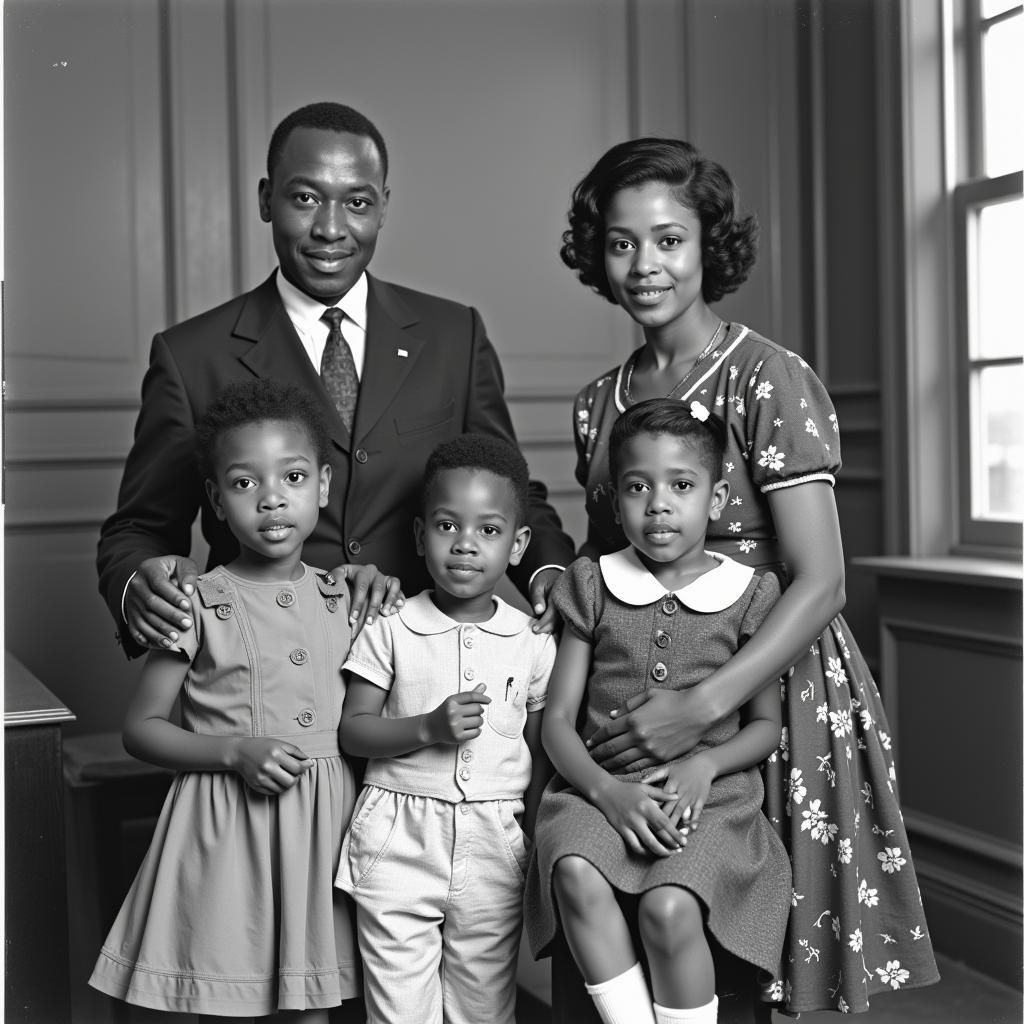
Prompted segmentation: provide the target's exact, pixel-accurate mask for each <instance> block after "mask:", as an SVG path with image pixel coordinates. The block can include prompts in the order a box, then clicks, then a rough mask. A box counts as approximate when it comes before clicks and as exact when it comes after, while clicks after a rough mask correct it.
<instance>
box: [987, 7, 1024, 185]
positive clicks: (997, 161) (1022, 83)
mask: <svg viewBox="0 0 1024 1024" xmlns="http://www.w3.org/2000/svg"><path fill="white" fill-rule="evenodd" d="M1022 54H1024V18H1022V17H1021V16H1019V15H1018V16H1017V17H1013V18H1009V19H1007V20H1006V21H1002V22H999V23H998V24H997V25H993V26H992V27H991V28H990V29H989V30H988V31H987V32H986V33H985V37H984V41H983V44H982V69H983V76H984V84H983V88H984V105H985V173H986V174H987V175H988V176H989V177H990V178H997V177H998V176H999V175H1000V174H1007V173H1008V172H1010V171H1019V170H1020V169H1021V168H1022V167H1024V131H1022V130H1021V112H1020V109H1021V97H1022V96H1024V61H1022V59H1021V55H1022Z"/></svg>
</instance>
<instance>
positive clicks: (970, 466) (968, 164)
mask: <svg viewBox="0 0 1024 1024" xmlns="http://www.w3.org/2000/svg"><path fill="white" fill-rule="evenodd" d="M945 5H946V12H945V17H944V18H943V30H944V34H945V35H946V37H947V38H946V39H944V40H943V48H944V51H945V53H946V55H947V64H948V68H947V75H948V77H947V82H948V84H949V88H948V90H947V95H946V97H945V105H946V130H947V132H948V134H949V136H950V138H949V139H948V140H947V145H948V146H949V150H948V156H949V158H950V159H949V161H948V170H949V173H950V184H951V185H952V191H951V195H950V210H951V216H952V219H953V225H952V235H951V240H952V243H953V254H952V261H951V263H952V271H953V287H952V296H953V304H954V326H955V332H956V333H955V336H954V338H953V339H952V341H953V345H954V348H955V360H954V363H955V377H954V387H955V392H954V397H955V410H956V416H955V438H956V447H955V451H956V452H957V455H958V459H957V465H956V470H955V476H956V495H957V507H956V518H955V522H954V534H953V537H952V545H951V547H952V550H953V552H954V553H956V554H968V555H979V554H981V555H985V554H993V555H997V556H998V555H1012V554H1016V555H1018V556H1019V554H1020V552H1021V524H1020V523H1019V522H1015V521H1012V520H992V519H981V518H978V517H976V516H975V515H974V512H973V487H974V481H975V479H976V467H975V465H974V461H973V456H974V451H973V448H972V435H973V432H974V421H975V417H976V416H977V415H978V410H977V409H976V403H975V402H974V400H973V392H974V373H975V371H976V370H977V369H979V368H981V367H985V366H999V365H1017V364H1020V363H1021V362H1022V360H1021V359H1019V358H1015V357H1004V358H981V357H977V356H974V355H973V354H972V352H971V341H972V336H973V331H974V327H975V323H976V315H975V306H974V301H975V297H974V295H973V289H972V274H973V272H974V270H973V267H974V260H973V254H974V251H975V237H976V231H977V220H978V216H979V214H980V212H981V210H983V209H985V208H986V207H990V206H994V205H997V204H999V203H1002V202H1006V201H1007V200H1010V199H1013V198H1016V197H1017V196H1019V195H1020V194H1021V182H1022V173H1021V172H1020V171H1014V172H1011V173H1009V174H1002V175H999V176H998V177H989V176H988V174H987V172H986V168H985V124H986V121H985V117H984V98H985V97H984V91H985V90H984V68H983V60H984V56H983V53H984V39H985V34H986V33H987V32H988V30H989V29H990V28H991V27H993V26H995V25H998V24H1001V23H1003V22H1005V21H1008V20H1010V19H1011V18H1017V17H1024V14H1022V5H1020V4H1017V5H1015V6H1013V7H1009V8H1007V9H1006V10H1005V11H1002V12H1000V13H999V14H996V15H993V16H991V17H988V18H985V17H982V14H981V3H980V0H945Z"/></svg>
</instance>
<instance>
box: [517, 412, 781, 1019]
mask: <svg viewBox="0 0 1024 1024" xmlns="http://www.w3.org/2000/svg"><path fill="white" fill-rule="evenodd" d="M724 447H725V437H724V426H723V425H722V424H721V422H720V421H718V420H717V419H715V418H713V417H710V416H709V414H708V411H707V409H705V408H704V407H703V406H702V405H700V403H696V402H695V403H693V404H692V405H683V404H681V403H679V402H674V401H669V400H665V399H656V400H653V401H648V402H643V403H640V404H638V405H636V406H634V407H633V408H632V409H630V410H629V411H628V412H627V413H626V414H625V415H624V416H622V418H621V419H620V420H619V421H618V423H616V425H615V428H614V430H613V431H612V436H611V442H610V458H611V465H612V479H613V481H614V487H615V497H614V501H615V509H616V515H617V517H618V519H619V521H620V523H621V524H622V529H623V532H624V533H625V535H626V538H627V540H628V541H629V543H630V547H628V548H626V549H625V550H623V551H619V552H616V553H614V554H610V555H605V556H603V557H602V558H601V559H600V561H599V562H592V561H590V560H589V559H587V558H581V559H578V560H577V561H576V562H574V563H573V564H572V565H571V566H570V567H569V569H568V570H567V571H566V573H565V576H564V577H563V579H561V580H560V581H559V582H558V584H557V585H556V589H555V592H554V600H555V604H556V607H557V608H558V610H559V612H560V614H561V615H562V617H563V619H564V620H565V623H566V629H565V631H564V633H563V637H562V642H561V644H560V647H559V651H558V655H557V658H556V661H555V667H554V669H553V671H552V674H551V681H550V684H549V690H548V704H547V709H546V712H545V718H544V724H543V738H544V746H545V749H546V750H547V752H548V755H549V757H550V758H551V761H552V763H553V764H554V766H555V768H556V769H557V770H558V772H559V777H558V778H556V779H555V780H554V781H553V783H552V784H551V785H550V786H549V787H548V789H547V791H546V792H545V794H544V797H543V799H542V801H541V807H540V811H539V815H538V820H537V836H536V856H535V858H534V860H533V862H532V863H531V868H530V876H529V882H528V921H529V929H530V940H531V943H532V945H533V949H534V953H535V954H539V955H543V954H544V953H545V952H546V951H547V947H548V945H549V944H550V942H551V940H552V938H553V937H554V935H555V932H556V930H557V929H558V928H559V926H560V927H561V928H562V929H564V932H565V935H566V937H567V939H568V943H569V948H570V949H571V950H572V953H573V955H574V957H575V959H576V961H577V963H578V965H579V967H580V970H581V972H582V974H583V976H584V979H585V980H586V982H587V991H588V992H589V993H590V994H591V996H592V998H593V1000H594V1003H595V1005H596V1007H597V1010H598V1013H599V1014H600V1016H601V1019H602V1021H604V1022H605V1024H626V1022H629V1024H654V1022H657V1024H669V1022H677V1021H692V1022H710V1021H715V1020H716V1019H717V999H716V997H715V975H714V965H713V963H712V958H711V950H710V947H709V944H708V939H707V936H706V935H705V930H707V931H708V932H710V933H711V934H712V935H713V936H714V938H715V939H716V940H717V942H719V943H720V944H721V945H722V946H723V947H725V948H726V949H727V950H729V951H730V952H732V953H733V954H735V955H736V956H738V957H740V958H742V959H743V960H745V961H747V962H748V963H750V964H753V965H755V966H756V967H759V968H761V969H762V970H764V971H765V972H767V973H768V974H775V973H776V972H777V971H778V967H779V961H780V956H781V953H782V948H783V940H784V937H785V931H786V919H787V916H788V911H789V901H790V891H791V878H790V869H789V858H788V857H787V856H786V851H785V849H784V847H783V845H782V843H781V841H780V840H779V838H778V837H777V836H776V834H775V832H774V831H773V830H772V828H771V825H770V824H769V823H768V821H767V819H766V818H765V817H764V815H763V814H762V813H761V802H762V799H763V797H764V789H763V786H762V783H761V776H760V774H759V772H758V768H757V766H758V764H759V762H762V761H764V760H765V758H767V757H768V756H769V755H770V754H771V753H772V752H773V751H775V750H776V748H777V747H778V745H779V737H780V733H781V727H782V718H781V708H780V702H779V688H778V685H777V684H776V685H775V686H766V687H764V688H762V689H761V690H760V691H759V692H758V693H757V694H756V695H755V696H754V697H753V698H752V699H751V700H750V701H749V702H748V703H747V704H746V705H745V706H744V707H743V708H741V709H740V711H739V712H738V713H734V714H732V715H730V716H728V717H727V718H726V719H725V720H724V721H723V722H721V723H720V724H719V725H718V726H716V727H715V728H713V729H711V730H709V732H708V733H707V734H706V735H705V736H704V737H703V739H702V740H701V741H700V742H699V743H698V744H697V746H696V747H695V748H694V749H693V751H692V752H690V753H689V754H687V755H685V756H683V757H680V758H675V759H673V760H671V761H668V762H666V763H664V764H662V765H659V766H657V767H654V768H647V769H643V770H631V768H630V766H628V765H627V766H626V767H625V768H624V769H623V770H621V771H618V772H615V773H611V772H609V771H606V770H605V769H604V768H602V767H601V766H599V765H598V764H596V763H595V762H594V760H593V759H592V758H591V756H590V752H589V750H588V749H587V743H586V741H587V740H588V739H589V738H590V737H591V736H593V734H594V733H595V732H596V730H597V729H598V728H600V727H601V726H602V725H604V724H606V723H607V722H608V720H609V716H610V714H611V712H612V711H613V710H614V709H615V708H617V707H619V706H620V705H621V704H622V703H623V702H624V701H626V700H628V699H629V698H630V697H632V696H634V695H636V694H637V693H640V692H642V691H644V690H646V689H647V688H648V687H660V688H664V689H668V690H681V689H685V688H687V687H690V686H693V685H694V684H696V683H698V682H700V681H701V680H702V679H704V678H705V677H706V676H707V675H709V674H710V673H711V672H713V671H714V670H715V669H716V668H717V667H719V666H720V665H721V664H723V663H724V662H725V661H727V660H728V659H729V658H731V657H732V656H733V654H734V653H735V652H736V650H737V649H738V648H739V647H741V646H742V645H743V644H744V643H745V642H746V641H747V640H748V639H749V638H750V637H751V636H752V635H753V633H754V632H755V631H756V629H757V628H758V626H759V625H760V624H761V622H762V621H763V620H764V618H765V616H766V615H767V614H768V611H769V610H770V608H771V607H772V605H773V604H774V602H775V600H776V599H777V598H778V596H779V585H778V582H777V580H776V578H775V576H774V575H772V574H766V575H763V576H757V575H755V574H754V571H753V569H751V568H749V567H747V566H742V565H740V564H739V563H738V562H734V561H733V560H732V559H730V558H728V557H726V556H724V555H712V554H710V553H709V552H707V551H705V535H706V532H707V526H708V520H709V519H716V520H717V519H718V518H719V517H720V516H721V515H722V512H723V509H724V508H725V505H726V502H727V500H728V496H729V485H728V484H727V483H726V482H725V480H723V479H722V453H723V450H724ZM581 708H583V709H585V718H584V719H583V724H582V726H581V728H580V730H579V732H577V722H578V720H579V713H580V709H581ZM630 897H632V898H633V900H634V901H635V903H634V902H627V904H626V905H627V906H630V907H634V906H635V911H636V915H637V919H638V924H639V935H640V941H641V943H642V946H643V951H642V952H643V954H644V955H645V958H646V961H647V965H648V973H649V978H645V974H644V970H643V968H642V967H641V964H640V963H639V961H638V952H637V950H636V949H635V948H634V944H633V939H632V936H631V932H630V922H629V916H628V915H627V912H626V911H624V909H623V906H622V903H621V901H623V900H624V899H625V900H627V901H628V900H629V898H630ZM556 908H557V909H556ZM652 997H653V998H652Z"/></svg>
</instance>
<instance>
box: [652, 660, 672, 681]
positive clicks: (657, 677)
mask: <svg viewBox="0 0 1024 1024" xmlns="http://www.w3.org/2000/svg"><path fill="white" fill-rule="evenodd" d="M667 677H668V669H667V668H666V667H665V663H664V662H663V661H659V662H657V663H656V664H655V666H654V668H652V669H651V678H652V679H653V680H654V681H655V682H658V683H662V682H664V681H665V679H666V678H667Z"/></svg>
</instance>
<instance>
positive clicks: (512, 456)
mask: <svg viewBox="0 0 1024 1024" xmlns="http://www.w3.org/2000/svg"><path fill="white" fill-rule="evenodd" d="M447 469H486V470H488V471H489V472H491V473H493V474H494V475H495V476H500V477H501V478H502V479H503V480H507V481H508V484H509V487H511V489H512V496H513V500H514V506H515V508H514V511H515V516H516V526H517V527H518V526H522V525H523V524H524V523H525V522H526V506H527V503H528V501H529V494H530V470H529V468H528V467H527V465H526V459H524V458H523V453H522V452H521V451H520V450H519V449H518V448H517V447H516V446H515V445H514V444H511V443H510V442H508V441H504V440H502V439H501V438H500V437H493V436H492V435H490V434H460V435H459V436H458V437H454V438H452V439H451V440H450V441H444V442H442V443H441V444H439V445H438V446H437V447H436V448H435V449H434V450H433V451H432V452H431V453H430V458H428V459H427V467H426V470H425V471H424V474H423V495H422V499H421V504H422V506H423V507H424V508H426V503H427V498H428V497H429V495H430V488H431V487H433V485H434V481H435V480H436V479H437V478H438V476H439V475H440V474H441V473H442V472H444V471H445V470H447Z"/></svg>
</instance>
